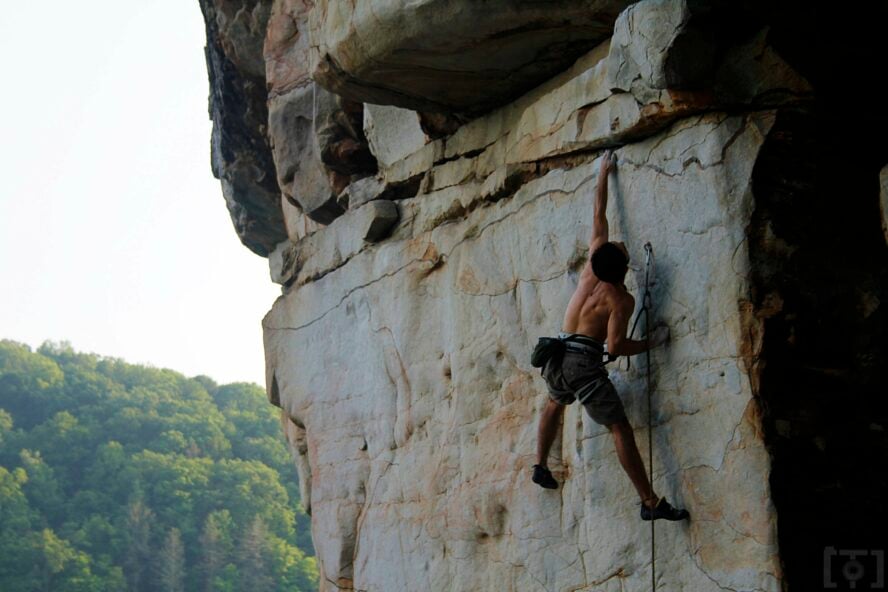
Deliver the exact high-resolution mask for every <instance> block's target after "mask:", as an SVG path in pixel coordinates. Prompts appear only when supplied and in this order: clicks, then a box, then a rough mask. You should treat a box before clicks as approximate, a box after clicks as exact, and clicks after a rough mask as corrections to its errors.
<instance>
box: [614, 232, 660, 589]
mask: <svg viewBox="0 0 888 592" xmlns="http://www.w3.org/2000/svg"><path fill="white" fill-rule="evenodd" d="M653 265H654V248H653V247H652V246H651V243H650V242H647V243H645V244H644V295H643V296H642V299H641V308H640V309H639V311H638V314H636V315H635V321H634V322H633V323H632V330H631V331H629V339H632V338H633V337H634V336H635V329H636V328H638V321H640V320H641V318H642V317H644V332H645V337H644V342H645V352H644V356H645V366H646V368H645V380H646V385H647V408H648V471H649V475H648V479H649V481H650V484H651V490H653V487H654V429H653V425H654V411H653V405H652V404H651V399H652V398H653V391H654V389H653V384H652V379H651V348H650V345H651V344H650V339H651V309H652V308H653V306H654V300H653V296H652V295H651V268H652V267H653ZM608 361H612V360H608ZM630 367H631V364H630V362H629V358H628V357H627V358H626V370H628V369H629V368H630ZM654 522H656V521H655V520H651V590H652V591H653V592H656V590H657V572H656V566H655V561H656V537H655V531H654Z"/></svg>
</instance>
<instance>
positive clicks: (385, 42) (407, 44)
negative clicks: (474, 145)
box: [310, 0, 630, 112]
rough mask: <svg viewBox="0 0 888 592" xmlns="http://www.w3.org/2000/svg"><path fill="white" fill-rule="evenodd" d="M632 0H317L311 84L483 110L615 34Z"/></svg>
mask: <svg viewBox="0 0 888 592" xmlns="http://www.w3.org/2000/svg"><path fill="white" fill-rule="evenodd" d="M627 4H630V2H629V1H628V0H580V1H577V0H556V1H553V2H545V3H536V2H520V1H516V0H497V1H495V2H471V1H466V0H420V1H416V2H411V3H410V4H409V7H408V6H405V5H404V3H402V2H396V1H394V0H366V1H364V2H354V3H353V2H342V1H340V0H318V1H317V2H316V3H315V7H314V9H313V10H312V11H311V16H310V25H311V36H312V50H313V53H312V67H313V73H312V75H313V77H314V79H315V80H317V81H318V82H320V83H321V84H322V85H324V86H325V87H327V88H328V89H330V90H331V91H333V92H335V93H337V94H341V95H343V96H347V97H349V98H352V99H354V100H357V101H363V102H366V103H377V104H384V105H397V106H400V107H407V108H411V109H418V110H423V109H425V110H431V111H444V112H447V111H451V110H455V111H468V112H479V111H484V110H487V109H489V108H490V107H493V106H496V105H498V104H502V103H504V102H506V101H507V100H508V99H510V98H512V97H514V96H517V95H518V94H521V93H522V92H524V91H525V90H527V89H528V88H530V87H532V86H534V85H536V84H538V83H540V82H542V81H543V80H545V79H546V78H548V77H549V76H551V75H552V74H554V73H556V72H558V71H560V70H562V69H563V68H564V67H566V66H568V65H569V64H570V63H571V62H572V61H573V60H574V59H576V58H577V57H578V56H579V55H581V54H582V53H584V52H585V51H588V50H589V49H590V48H592V47H593V46H594V45H596V44H597V43H599V42H600V41H601V40H602V39H605V38H607V37H608V36H610V33H611V28H612V26H613V22H614V19H616V17H617V14H618V13H619V12H620V10H622V9H623V8H624V7H625V6H626V5H627Z"/></svg>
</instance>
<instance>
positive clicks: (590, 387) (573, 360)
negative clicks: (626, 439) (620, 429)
mask: <svg viewBox="0 0 888 592" xmlns="http://www.w3.org/2000/svg"><path fill="white" fill-rule="evenodd" d="M587 339H588V338H587ZM584 342H585V340H584V341H583V342H580V345H579V346H577V345H575V344H574V343H573V342H569V345H568V349H567V351H566V352H564V358H563V359H562V360H561V363H560V364H559V363H558V360H549V361H548V362H547V363H546V365H545V366H544V367H543V379H544V380H545V381H546V386H547V387H548V388H549V398H550V399H552V400H553V401H555V402H556V403H558V404H559V405H570V404H571V403H573V402H574V401H577V400H579V401H580V403H581V404H582V405H583V407H585V409H586V413H588V414H589V417H591V418H592V419H593V420H594V421H595V422H596V423H599V424H601V425H611V424H614V423H617V422H619V421H622V420H624V419H626V411H625V409H623V402H622V401H621V400H620V396H619V395H618V394H617V389H616V388H615V387H614V385H613V383H612V382H611V381H610V378H608V375H607V370H606V369H605V368H604V364H603V363H602V353H601V352H602V351H603V349H604V348H603V347H602V346H601V345H600V344H598V343H597V342H595V341H594V340H591V339H589V342H591V343H592V344H596V345H597V346H598V347H597V348H596V347H590V346H585V347H584V344H585V343H584Z"/></svg>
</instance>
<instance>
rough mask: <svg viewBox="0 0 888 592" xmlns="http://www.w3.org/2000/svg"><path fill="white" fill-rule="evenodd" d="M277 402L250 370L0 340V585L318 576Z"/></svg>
mask: <svg viewBox="0 0 888 592" xmlns="http://www.w3.org/2000/svg"><path fill="white" fill-rule="evenodd" d="M298 491H299V489H298V483H297V480H296V471H295V469H294V467H293V465H292V463H291V459H290V456H289V453H288V452H287V448H286V444H285V443H284V439H283V436H282V435H281V430H280V421H279V417H278V412H277V411H276V410H275V409H274V408H273V407H271V406H270V405H269V404H268V402H267V400H266V398H265V394H264V392H263V390H262V389H261V388H260V387H259V386H257V385H254V384H247V383H235V384H226V385H217V384H216V383H215V382H214V381H213V380H212V379H210V378H207V377H205V376H198V377H195V378H187V377H185V376H183V375H182V374H179V373H177V372H173V371H171V370H164V369H157V368H151V367H146V366H140V365H135V364H128V363H126V362H124V361H122V360H119V359H114V358H106V357H101V356H97V355H94V354H84V353H79V352H76V351H74V350H73V348H71V347H70V345H67V344H64V343H63V344H54V343H46V344H44V345H43V346H41V347H40V348H39V349H37V351H32V350H31V348H29V347H28V346H26V345H23V344H20V343H16V342H13V341H8V340H4V341H0V589H2V590H4V592H40V591H52V592H99V591H102V592H113V591H127V592H168V591H169V592H174V591H176V592H178V591H182V590H195V591H197V590H201V591H208V592H209V591H216V590H219V591H222V590H258V589H261V590H267V591H287V592H299V591H305V592H307V591H309V590H316V589H317V585H318V570H317V565H316V562H315V559H314V557H313V554H314V550H313V548H312V545H311V538H310V534H309V521H308V518H307V516H306V515H305V512H304V511H303V509H302V506H301V504H300V501H299V494H298Z"/></svg>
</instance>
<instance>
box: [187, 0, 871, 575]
mask: <svg viewBox="0 0 888 592" xmlns="http://www.w3.org/2000/svg"><path fill="white" fill-rule="evenodd" d="M202 5H203V7H204V11H205V15H207V18H208V34H209V35H210V42H209V49H208V55H209V56H210V60H209V63H210V68H211V74H213V82H214V89H216V90H214V93H213V98H212V100H213V103H212V104H213V109H212V110H211V111H212V114H213V119H214V123H215V128H214V144H213V146H214V154H218V155H221V156H218V157H217V158H214V171H215V172H216V174H217V176H219V177H220V178H222V179H223V192H224V193H225V196H226V200H227V201H228V203H229V207H230V208H231V210H232V215H233V217H234V219H235V226H236V228H237V230H238V232H239V233H240V235H241V237H242V239H243V240H244V242H245V243H247V244H248V246H251V248H253V249H254V250H256V251H257V252H261V253H270V254H269V262H270V267H271V275H272V278H273V280H274V281H276V282H277V283H279V284H281V285H282V286H283V295H282V296H281V297H280V298H279V299H278V300H277V301H276V302H275V303H274V305H273V307H272V309H271V311H270V312H269V313H268V314H267V316H266V317H265V319H264V321H263V327H264V330H265V348H266V360H267V382H268V391H269V398H270V400H271V402H272V403H273V404H275V405H277V406H279V407H280V408H281V409H282V420H283V425H284V430H285V433H286V435H287V438H288V440H289V442H290V444H291V449H292V451H293V453H294V458H295V459H296V464H297V468H298V470H299V475H300V479H301V483H302V489H303V503H304V504H305V506H306V508H308V509H309V510H310V512H311V515H312V530H313V535H314V542H315V547H316V549H317V553H318V558H319V560H320V564H321V566H322V567H321V571H322V581H323V589H324V590H328V591H333V590H374V591H376V590H380V591H390V590H417V589H428V590H472V591H475V590H491V591H493V590H496V591H502V590H515V591H526V590H572V591H575V590H602V591H604V590H624V589H626V590H641V589H645V588H646V587H647V586H649V585H650V569H651V550H652V549H651V540H650V530H649V526H648V524H647V523H642V522H641V521H640V520H639V519H638V516H637V511H638V505H637V500H636V495H635V493H634V490H633V489H632V487H631V484H630V482H629V480H628V478H627V477H626V476H625V474H624V473H623V472H622V469H621V468H620V465H619V462H618V461H617V458H616V455H615V452H614V447H613V441H612V438H611V436H610V434H609V433H608V431H607V430H606V429H605V428H603V427H602V426H599V425H597V424H595V423H594V422H592V421H591V420H590V419H589V418H588V417H587V416H585V414H584V413H583V412H582V410H581V409H579V408H578V407H577V406H571V407H569V408H568V410H567V413H566V415H565V420H564V425H563V429H562V430H561V432H560V434H559V438H558V440H557V442H556V446H555V450H554V456H555V459H554V461H553V463H552V466H553V469H554V473H555V475H556V478H557V479H558V480H559V482H563V487H562V488H560V489H559V490H557V491H548V490H543V489H541V488H539V487H537V486H536V485H534V484H533V483H531V481H530V465H531V464H532V463H533V456H534V450H535V443H536V422H537V420H538V417H539V411H540V409H541V408H542V406H543V405H544V404H545V401H546V396H545V394H544V393H545V386H544V384H543V382H542V380H541V378H540V376H539V374H538V372H536V371H535V370H534V369H533V368H531V367H530V364H529V352H530V350H531V349H532V346H533V345H534V343H535V342H536V339H537V337H539V336H544V335H551V334H554V333H556V332H557V331H558V330H559V329H560V324H561V318H562V315H563V312H564V307H565V305H566V303H567V300H568V298H569V297H570V294H571V292H572V290H573V288H574V287H575V285H576V280H577V274H578V272H579V270H580V269H581V268H582V266H583V264H584V262H585V259H586V257H588V252H587V249H588V248H587V246H586V245H587V242H588V236H589V233H590V229H591V218H592V196H593V191H594V187H595V183H596V182H597V173H598V168H599V159H600V155H601V152H602V149H604V148H609V147H610V148H614V149H615V150H616V154H617V159H618V161H617V162H618V164H617V172H616V175H614V176H613V177H612V178H611V184H610V195H611V198H610V203H609V208H608V217H609V220H610V221H611V236H612V238H613V239H615V240H623V241H625V242H626V243H627V245H628V246H629V250H630V253H631V256H632V259H633V264H632V270H631V271H630V273H629V276H628V278H627V286H628V287H629V289H630V291H632V292H634V293H636V294H639V293H640V291H641V289H642V285H641V283H642V282H643V277H644V253H643V249H642V246H643V244H644V243H645V242H648V241H649V242H651V244H652V245H653V250H654V265H653V279H654V286H653V300H654V305H655V310H654V315H655V317H656V318H657V319H659V320H662V321H665V322H666V323H668V324H669V325H670V327H671V330H672V340H671V342H670V344H669V345H668V347H666V348H662V349H658V350H656V351H655V352H654V353H653V355H652V372H653V376H654V382H655V389H656V390H655V394H654V397H653V415H654V429H653V433H652V434H651V433H650V432H649V431H648V428H647V406H646V399H645V388H644V384H645V383H644V376H645V372H646V368H645V366H644V361H643V360H641V359H638V360H636V361H634V363H633V364H632V366H631V369H628V368H626V364H625V362H622V363H620V364H619V365H614V366H612V373H611V374H612V378H613V380H614V382H615V384H616V385H617V388H618V390H619V391H620V393H621V395H622V397H623V400H624V403H625V405H626V408H627V413H628V415H629V418H630V421H631V423H632V424H633V426H634V427H635V430H636V435H637V438H638V441H639V447H640V449H642V450H646V448H647V442H648V439H649V438H653V449H654V459H653V465H654V476H655V488H656V489H657V490H658V492H659V493H660V494H661V495H665V496H666V497H668V498H669V499H670V500H671V501H675V502H677V505H680V506H685V507H687V508H688V509H689V510H690V512H691V514H692V517H693V519H692V521H691V522H690V523H688V524H665V525H663V526H659V524H658V527H657V530H656V537H657V538H656V549H657V563H656V565H657V580H658V585H659V586H662V588H663V589H669V590H680V589H684V590H714V589H732V590H778V589H780V588H781V584H782V582H783V571H782V568H781V559H780V551H779V549H778V539H777V514H776V512H775V509H774V505H773V503H772V494H771V486H770V484H769V479H770V478H771V467H772V459H771V457H770V456H769V454H768V450H767V449H766V440H767V441H768V442H770V440H769V439H770V438H771V435H770V434H771V432H772V431H773V430H772V429H771V426H772V425H774V424H773V421H774V420H773V418H771V417H768V416H765V417H763V411H764V410H767V408H768V405H767V396H770V395H768V393H766V392H764V390H763V389H764V388H765V386H766V385H769V384H772V383H771V382H768V380H767V377H766V376H763V372H764V358H763V356H764V355H765V352H766V351H767V348H766V343H767V341H766V340H765V337H764V336H765V327H766V325H767V324H768V323H769V322H772V320H773V319H774V318H775V315H776V316H777V317H779V316H780V315H781V311H782V310H783V309H782V308H781V306H782V301H781V300H780V298H781V294H782V293H783V292H781V290H782V288H779V287H775V282H774V281H773V274H769V273H768V272H767V269H768V266H769V265H771V263H773V261H776V260H779V259H780V256H783V255H785V256H786V257H789V255H786V252H785V251H781V248H784V247H786V245H787V244H788V243H786V241H785V240H784V239H783V237H782V236H781V235H779V232H780V230H779V229H777V230H776V232H777V233H778V234H775V229H774V228H772V227H771V226H770V225H769V223H770V221H771V220H773V219H776V218H779V216H780V214H779V212H773V211H772V210H773V208H774V207H775V205H774V204H775V203H776V202H779V199H778V200H776V201H775V198H774V196H775V195H777V193H776V192H775V191H774V190H773V189H774V188H775V187H777V186H779V185H780V183H781V182H782V181H783V180H785V179H790V178H791V180H792V179H794V180H797V181H798V182H797V183H796V185H794V187H796V189H798V191H797V195H807V194H806V193H805V191H804V188H805V187H806V185H805V182H806V179H808V178H809V177H808V176H806V173H805V172H804V170H803V169H805V165H810V164H811V157H810V154H809V153H808V152H806V151H807V150H808V149H809V147H808V145H806V144H805V143H804V142H802V141H798V142H793V141H789V140H788V138H789V139H791V138H793V137H798V138H805V137H806V134H809V133H810V130H811V129H812V127H813V124H812V121H811V116H810V111H811V109H810V107H811V102H812V99H813V97H814V93H813V88H812V86H811V84H810V83H809V81H808V80H807V79H806V77H805V76H803V75H802V74H801V72H800V70H803V69H804V68H803V67H802V68H799V67H794V66H793V65H791V64H790V63H789V62H788V61H787V59H786V58H784V57H783V54H782V53H781V52H782V49H781V47H779V46H780V45H781V42H783V45H784V46H785V45H786V44H785V38H784V37H781V36H780V32H781V29H780V27H779V26H778V25H775V24H774V23H771V22H769V21H768V20H767V18H765V17H763V16H762V14H757V13H754V12H753V13H746V12H742V11H739V9H730V8H728V7H725V6H723V5H722V4H721V3H713V4H712V5H711V6H710V5H707V4H706V3H686V2H683V1H680V0H644V1H643V2H638V3H628V2H618V1H613V2H599V1H594V2H592V1H589V2H585V1H584V2H554V3H549V4H547V6H546V7H545V8H544V9H540V8H532V6H535V5H534V4H533V3H522V2H513V1H511V0H509V1H499V2H492V3H485V4H484V11H483V13H479V12H478V7H479V6H480V4H477V3H472V2H442V1H440V0H424V1H421V2H414V3H411V6H410V7H409V8H405V7H403V6H402V4H401V3H395V2H389V1H387V0H368V1H367V2H360V3H353V2H340V1H339V0H322V1H321V0H319V1H317V2H311V1H309V0H274V1H273V2H270V3H269V2H256V1H255V0H254V1H251V0H237V1H235V0H202ZM575 13H576V14H575ZM226 15H227V16H226ZM259 45H261V46H262V47H263V50H262V52H263V56H264V66H265V72H264V75H263V74H262V73H261V72H257V68H256V63H255V61H256V60H255V55H254V53H255V48H256V47H257V46H259ZM789 49H790V51H789V52H788V53H790V54H792V51H791V49H792V46H791V44H790V46H789ZM217 63H220V64H223V66H224V67H217V66H216V64H217ZM799 63H801V64H802V65H803V61H802V62H799ZM219 72H222V74H219ZM260 78H262V80H261V82H262V83H264V85H265V86H264V90H263V92H262V93H260V92H259V91H258V90H257V87H256V84H259V82H257V81H258V80H260ZM229 86H230V87H232V89H233V90H231V92H227V91H226V89H228V88H229ZM220 89H221V90H220ZM235 91H236V92H235ZM238 93H240V94H238ZM229 95H236V97H247V98H245V99H241V98H238V99H237V100H236V101H234V103H227V102H225V101H227V100H229V99H230V96H229ZM260 95H261V99H262V100H260ZM219 97H221V98H219ZM263 101H264V102H263ZM228 104H235V105H237V108H238V109H240V110H241V111H244V109H245V110H246V112H247V113H248V115H249V117H248V116H243V117H241V116H238V115H237V113H232V112H228V111H226V105H228ZM243 105H247V107H243ZM263 108H265V109H267V110H266V111H265V112H264V116H265V117H267V120H262V116H263V111H262V109H263ZM238 113H240V111H238ZM217 115H218V117H217ZM252 116H256V118H257V119H255V120H254V119H251V118H250V117H252ZM232 119H236V121H234V122H232V121H231V120H232ZM260 120H261V121H260ZM232 130H234V131H232ZM234 132H238V133H239V134H240V135H237V134H235V133H234ZM229 154H231V155H233V156H231V157H230V158H229V157H228V156H226V155H229ZM774 155H777V156H776V159H777V160H776V161H775V160H774V158H775V156H774ZM775 162H776V163H796V164H798V166H796V167H795V168H793V171H801V172H799V174H798V175H796V176H795V177H787V176H786V175H783V173H782V172H781V171H779V170H778V169H779V166H775ZM799 163H801V164H799ZM884 178H885V175H884V174H883V176H882V179H883V181H882V186H883V187H884ZM269 179H275V180H276V188H275V189H274V190H272V189H270V188H269ZM883 191H884V189H883ZM759 193H760V194H761V195H759ZM882 201H883V203H884V197H883V198H882ZM257 204H258V205H257ZM241 212H246V214H244V215H243V216H241V215H240V213H241ZM244 216H246V218H248V219H249V220H253V221H254V223H239V220H241V219H242V218H243V217H244ZM874 219H875V222H876V223H875V225H874V228H875V231H876V232H877V231H878V229H879V228H878V218H874ZM255 245H259V246H258V247H257V246H255ZM882 247H884V245H882ZM799 248H801V249H802V250H803V252H804V249H805V248H806V247H799ZM763 253H765V254H768V256H763V255H762V254H763ZM883 255H884V253H882V256H883ZM879 265H882V268H883V269H884V261H883V260H882V261H881V263H879ZM784 292H785V290H784ZM876 292H878V293H879V294H881V292H879V291H878V289H876V291H875V292H874V294H875V293H876ZM640 300H641V299H640V298H639V302H640ZM876 306H878V304H876ZM769 392H770V391H769ZM646 462H647V461H646Z"/></svg>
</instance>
